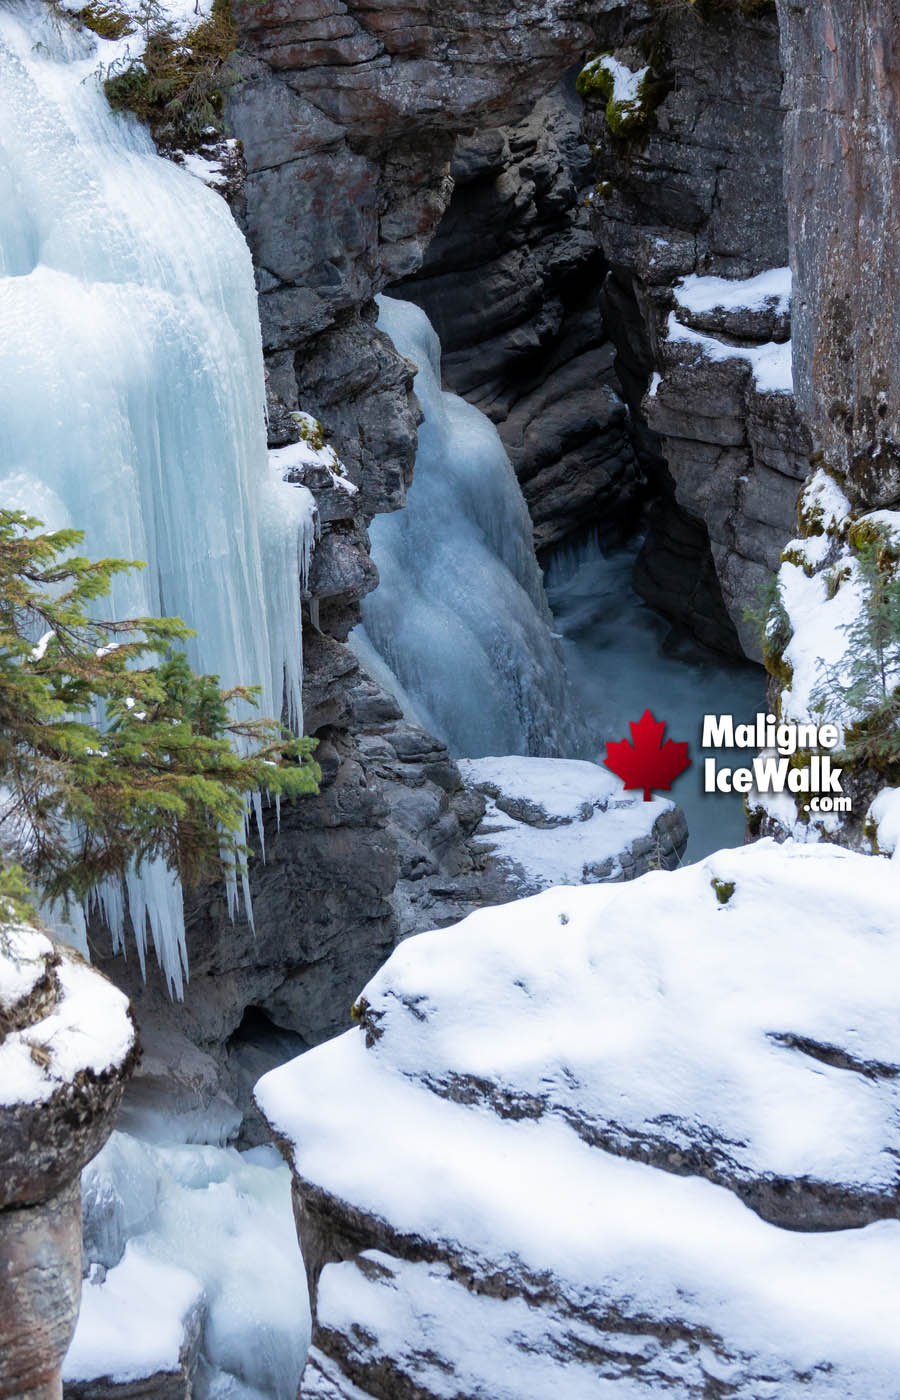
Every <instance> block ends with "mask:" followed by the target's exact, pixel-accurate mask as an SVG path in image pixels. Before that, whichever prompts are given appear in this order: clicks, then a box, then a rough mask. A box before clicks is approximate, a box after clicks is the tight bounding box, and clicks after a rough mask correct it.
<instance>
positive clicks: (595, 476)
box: [396, 76, 637, 550]
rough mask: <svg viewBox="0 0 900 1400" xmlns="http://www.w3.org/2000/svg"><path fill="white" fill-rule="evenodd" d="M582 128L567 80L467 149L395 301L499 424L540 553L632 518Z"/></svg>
mask: <svg viewBox="0 0 900 1400" xmlns="http://www.w3.org/2000/svg"><path fill="white" fill-rule="evenodd" d="M580 124H581V101H580V99H579V98H578V97H577V95H576V93H575V91H574V82H573V79H572V77H571V76H570V77H569V78H568V79H567V80H565V81H564V82H563V83H561V84H560V85H559V86H558V87H557V88H556V89H555V90H554V91H553V93H551V94H549V95H548V96H547V97H545V98H542V99H541V100H540V101H539V102H538V103H537V105H536V106H535V107H534V110H533V111H532V112H531V113H530V114H529V115H528V117H526V118H525V120H524V121H521V122H517V123H515V124H513V125H511V126H508V127H500V128H498V129H496V130H493V131H490V130H489V131H482V132H479V133H478V134H477V135H476V136H474V137H468V138H465V137H464V138H461V139H460V141H459V142H458V143H457V147H456V150H455V152H454V156H453V162H452V164H451V167H450V170H451V176H452V179H453V196H452V199H451V201H450V205H449V208H448V210H447V212H446V214H445V215H444V217H443V219H442V220H441V222H440V224H439V226H438V230H437V233H436V235H435V237H434V238H433V239H432V241H431V243H430V244H429V247H428V250H427V252H426V254H425V259H424V262H423V265H422V269H421V271H420V272H418V273H417V274H416V276H415V277H414V278H413V279H412V280H409V281H405V282H403V283H401V284H400V286H399V287H398V288H396V292H397V295H400V296H403V297H405V298H407V299H408V300H411V301H415V302H417V303H418V304H419V305H420V306H421V307H422V308H423V309H424V310H425V311H426V313H427V315H428V317H429V319H430V320H431V322H432V324H433V325H434V327H435V329H436V330H437V332H438V334H439V336H440V338H441V344H442V346H443V351H444V354H443V364H442V368H443V374H444V379H445V382H446V385H447V387H448V388H450V389H453V390H454V391H455V392H456V393H459V394H462V395H464V396H465V397H466V398H467V399H469V401H470V402H471V403H474V404H476V405H477V406H478V407H479V408H480V409H481V410H482V411H483V412H484V413H486V414H487V415H488V417H489V418H491V419H492V421H493V422H494V423H496V424H497V427H498V430H499V432H500V436H501V438H502V440H503V443H504V446H505V447H506V450H507V452H508V454H509V457H510V460H511V461H512V463H513V466H514V467H515V469H516V474H517V476H518V478H519V481H520V482H521V485H522V490H523V493H524V495H525V499H526V501H527V503H528V508H529V510H530V512H531V517H532V520H533V521H534V539H535V545H536V547H537V549H538V550H542V549H545V548H547V547H548V546H550V545H552V544H555V543H557V542H558V541H559V540H561V539H563V538H564V537H565V536H566V535H568V534H572V533H574V532H582V531H584V530H585V529H589V528H600V529H601V530H603V531H605V532H606V533H607V534H609V535H613V534H614V533H615V532H616V530H617V529H622V528H623V527H627V526H628V525H629V524H630V523H631V518H632V515H633V511H634V506H635V494H636V485H637V481H636V478H637V468H636V463H635V458H634V450H633V447H632V444H631V439H630V434H629V429H628V423H627V414H626V409H625V405H624V403H623V401H622V398H621V395H620V392H619V385H618V381H617V379H616V376H615V372H614V369H613V358H614V350H613V347H612V345H611V343H610V340H609V336H608V333H607V330H606V327H605V325H604V319H603V312H602V310H601V291H602V283H603V277H604V273H605V270H606V268H605V263H604V260H603V256H602V254H601V252H600V249H599V248H598V246H597V242H596V240H595V238H594V237H593V235H592V233H591V230H590V216H589V212H588V206H587V201H586V198H585V196H586V193H587V190H588V187H589V186H590V184H591V183H592V179H591V155H590V151H589V150H588V148H587V146H586V145H585V144H584V141H583V138H582V136H581V131H580Z"/></svg>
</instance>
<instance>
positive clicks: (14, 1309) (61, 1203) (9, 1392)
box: [0, 911, 136, 1400]
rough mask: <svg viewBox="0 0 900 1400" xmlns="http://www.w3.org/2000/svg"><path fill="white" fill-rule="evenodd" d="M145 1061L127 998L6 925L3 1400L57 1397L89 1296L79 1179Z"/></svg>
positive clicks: (0, 955) (0, 1164)
mask: <svg viewBox="0 0 900 1400" xmlns="http://www.w3.org/2000/svg"><path fill="white" fill-rule="evenodd" d="M135 1058H136V1048H135V1034H134V1027H133V1025H132V1021H131V1016H130V1012H129V1009H128V1004H127V1001H126V999H125V997H124V996H123V995H122V993H121V992H119V991H117V990H116V989H115V988H114V987H113V986H111V985H110V983H109V982H107V981H106V979H105V978H103V977H101V976H99V975H98V974H97V973H96V972H94V971H93V970H92V969H91V968H89V967H88V966H87V965H86V964H85V963H84V962H83V961H82V960H81V959H80V958H79V957H78V955H77V954H75V953H72V952H70V951H69V950H68V949H63V948H59V949H57V948H54V945H53V944H52V943H51V941H50V939H49V938H47V937H46V936H45V935H44V934H42V933H40V932H38V931H37V929H35V928H33V927H31V926H30V925H27V924H22V923H19V922H17V921H14V920H11V919H10V917H9V914H8V912H7V911H4V919H3V923H2V925H0V1396H3V1397H5V1398H6V1397H9V1400H18V1397H25V1396H27V1397H29V1400H54V1397H58V1396H59V1395H60V1364H61V1362H62V1358H63V1354H64V1353H65V1350H66V1347H67V1346H68V1344H69V1341H70V1339H71V1336H72V1332H73V1330H74V1326H75V1319H76V1316H77V1313H78V1300H79V1296H80V1292H81V1196H80V1192H79V1189H78V1174H79V1172H80V1170H81V1168H82V1167H83V1166H84V1164H85V1163H86V1162H87V1161H89V1160H90V1158H91V1157H93V1156H94V1155H95V1154H96V1153H97V1152H98V1151H99V1149H100V1148H101V1147H102V1145H103V1143H104V1142H105V1141H106V1139H107V1137H108V1136H109V1134H110V1132H111V1131H112V1127H113V1122H114V1120H115V1115H116V1111H117V1109H118V1106H119V1101H120V1099H121V1097H122V1089H123V1086H124V1083H125V1080H126V1079H127V1077H128V1075H129V1074H130V1072H131V1069H132V1068H133V1065H134V1061H135Z"/></svg>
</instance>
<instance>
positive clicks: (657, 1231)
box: [257, 841, 900, 1400]
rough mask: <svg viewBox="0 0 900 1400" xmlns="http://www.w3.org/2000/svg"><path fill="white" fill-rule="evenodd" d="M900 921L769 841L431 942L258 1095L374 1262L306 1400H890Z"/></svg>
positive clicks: (310, 1184) (354, 1288)
mask: <svg viewBox="0 0 900 1400" xmlns="http://www.w3.org/2000/svg"><path fill="white" fill-rule="evenodd" d="M896 890H897V886H896V874H895V871H894V868H893V867H892V865H891V864H890V863H888V862H882V861H877V860H874V859H872V858H871V857H864V856H859V855H855V854H852V853H849V852H846V851H843V850H840V849H837V848H834V847H800V846H795V845H792V844H788V845H786V846H778V845H776V844H775V843H774V842H769V841H766V842H761V843H758V844H757V845H755V846H750V847H746V848H743V849H741V850H734V851H721V852H719V853H717V854H716V855H715V856H712V857H710V858H708V859H707V860H705V861H704V862H702V863H700V864H698V865H696V866H692V867H688V868H686V869H683V870H681V871H679V872H677V873H675V874H671V875H670V874H650V875H647V876H645V877H643V878H642V879H640V880H638V881H636V882H634V883H632V884H628V885H618V886H609V885H607V886H603V887H593V888H591V887H580V888H564V889H555V890H551V891H548V892H546V893H544V894H541V895H538V896H535V897H534V898H532V899H528V900H524V901H519V902H517V903H515V904H512V905H507V906H503V907H500V908H496V909H490V910H482V911H479V912H478V913H476V914H473V915H471V916H470V917H469V918H468V919H466V920H464V921H463V922H462V923H461V924H459V925H457V926H456V927H455V928H453V929H451V930H445V931H442V932H435V933H428V934H423V935H421V936H419V937H417V938H413V939H409V940H407V941H406V942H405V943H403V944H402V945H401V946H400V947H399V948H398V949H397V950H396V952H395V953H394V954H393V956H392V957H391V959H390V960H389V962H388V963H387V964H386V966H385V967H384V969H382V971H381V972H380V973H379V974H378V975H377V976H376V977H375V978H374V979H373V980H372V981H371V982H370V983H369V985H368V986H367V987H366V989H365V991H364V993H363V1000H362V1002H361V1005H360V1010H361V1015H362V1017H363V1021H364V1030H363V1031H359V1030H356V1031H351V1032H348V1033H347V1034H346V1035H344V1036H341V1037H339V1038H338V1039H336V1040H334V1041H331V1042H329V1043H328V1044H326V1045H324V1046H320V1047H318V1048H317V1049H315V1050H312V1051H310V1052H309V1053H308V1054H306V1055H304V1056H302V1057H301V1058H300V1059H298V1060H295V1061H294V1062H293V1063H291V1064H290V1065H287V1066H284V1067H283V1068H281V1069H278V1070H275V1071H273V1072H272V1073H270V1074H269V1075H267V1076H265V1077H264V1079H263V1080H261V1081H260V1084H259V1086H258V1088H257V1098H258V1101H259V1103H260V1105H261V1107H262V1109H263V1111H264V1112H265V1113H266V1116H267V1117H268V1118H269V1120H270V1122H271V1123H272V1124H273V1126H274V1127H275V1128H276V1130H277V1131H278V1132H280V1133H281V1134H283V1135H284V1136H285V1137H286V1138H288V1139H289V1140H290V1141H291V1142H292V1144H293V1155H294V1165H295V1171H296V1174H297V1178H298V1187H299V1190H300V1193H301V1197H303V1196H304V1195H305V1194H306V1193H307V1192H308V1193H310V1197H311V1198H313V1199H315V1201H316V1206H315V1209H316V1218H317V1221H318V1222H319V1225H318V1228H323V1229H325V1230H326V1232H327V1229H328V1227H329V1224H331V1225H332V1227H333V1228H334V1229H335V1230H336V1231H337V1232H338V1234H340V1232H341V1230H352V1232H353V1233H352V1235H351V1237H352V1238H354V1239H356V1240H357V1241H359V1248H361V1249H362V1250H364V1251H365V1252H364V1253H362V1254H361V1255H360V1256H359V1257H358V1259H357V1260H356V1261H355V1262H354V1261H348V1262H346V1263H343V1264H332V1265H328V1266H326V1269H325V1271H324V1272H323V1274H322V1278H321V1283H320V1295H319V1313H318V1322H317V1327H318V1331H317V1348H318V1349H317V1351H316V1352H315V1353H314V1359H313V1364H312V1368H311V1371H310V1377H311V1380H310V1385H309V1386H307V1385H306V1383H305V1388H304V1394H309V1395H312V1396H322V1397H324V1396H325V1395H328V1394H345V1393H355V1392H347V1391H344V1390H342V1389H340V1388H337V1389H335V1381H334V1377H335V1376H338V1375H352V1376H353V1378H354V1384H355V1385H356V1386H357V1387H358V1389H359V1393H360V1394H368V1393H369V1391H368V1389H367V1386H366V1376H367V1375H371V1376H373V1377H374V1376H376V1375H378V1376H379V1377H380V1378H381V1379H380V1380H379V1381H378V1384H377V1385H375V1384H374V1383H373V1391H372V1393H374V1394H383V1393H386V1392H385V1391H384V1390H383V1389H382V1388H379V1387H381V1386H383V1384H384V1383H385V1381H384V1378H385V1376H387V1377H389V1378H391V1379H392V1381H393V1383H394V1387H395V1389H396V1391H397V1393H405V1392H404V1391H403V1385H408V1386H409V1388H410V1390H412V1389H414V1386H419V1387H420V1389H419V1390H416V1392H415V1393H417V1394H425V1395H434V1396H440V1397H444V1398H445V1400H449V1397H451V1396H455V1395H457V1394H473V1395H474V1394H478V1395H481V1394H484V1395H490V1396H491V1397H493V1400H507V1397H508V1400H513V1398H514V1397H516V1400H518V1397H520V1396H521V1394H522V1393H523V1392H522V1385H523V1378H525V1377H527V1378H528V1381H527V1385H528V1394H529V1396H531V1395H532V1394H534V1395H535V1396H536V1397H543V1396H544V1395H546V1396H550V1395H551V1393H552V1394H554V1395H557V1396H560V1397H563V1396H564V1397H566V1398H567V1400H581V1397H582V1396H587V1395H588V1394H590V1395H592V1396H594V1395H601V1396H602V1395H605V1394H606V1393H607V1391H608V1390H609V1393H610V1396H612V1393H613V1392H612V1391H611V1389H610V1386H611V1384H612V1383H613V1382H615V1383H616V1384H617V1385H619V1386H620V1388H619V1389H617V1390H616V1391H615V1394H616V1395H626V1396H627V1395H629V1394H632V1393H633V1394H634V1395H635V1397H637V1396H644V1395H646V1394H648V1393H657V1392H661V1391H662V1390H663V1389H671V1390H672V1391H673V1393H676V1394H683V1395H688V1394H692V1395H693V1394H700V1393H707V1392H708V1391H709V1389H710V1387H711V1386H713V1384H714V1383H718V1384H719V1385H722V1384H726V1385H728V1386H729V1394H733V1395H735V1396H738V1397H741V1400H762V1397H772V1400H774V1398H775V1397H778V1400H782V1397H788V1396H790V1397H794V1396H800V1395H803V1396H807V1395H809V1396H816V1397H829V1400H892V1397H893V1395H894V1393H895V1390H896V1370H897V1366H898V1364H900V1338H898V1334H897V1329H896V1316H897V1310H898V1308H900V1281H898V1280H900V1272H898V1262H900V1223H898V1222H897V1221H896V1220H895V1219H893V1218H891V1219H884V1220H879V1219H878V1218H877V1217H878V1216H879V1215H885V1216H893V1215H894V1213H895V1202H896V1191H897V1187H898V1170H897V1154H898V1150H900V1136H898V1131H900V1130H898V1122H900V1117H898V1108H900V1103H898V1089H897V1077H898V1074H900V1026H898V1021H897V1016H896V1007H895V1004H894V1003H895V997H894V995H893V988H894V987H896V985H897V981H898V978H900V926H898V923H897V918H896ZM360 1143H364V1144H365V1151H364V1152H360V1150H359V1144H360ZM704 1178H706V1179H704ZM745 1202H746V1203H749V1204H750V1205H752V1206H753V1207H755V1209H750V1208H748V1204H745ZM776 1220H777V1221H778V1222H779V1223H778V1224H776V1223H773V1222H774V1221H776ZM867 1222H872V1223H867ZM779 1224H781V1225H784V1224H788V1225H792V1226H794V1227H799V1228H793V1229H783V1228H779ZM849 1224H852V1225H859V1226H861V1227H863V1228H854V1229H845V1228H840V1227H841V1226H845V1225H849ZM810 1229H812V1231H813V1232H812V1233H809V1231H810ZM367 1241H368V1243H369V1245H370V1246H371V1248H367V1247H366V1243H367ZM375 1249H377V1250H379V1251H381V1252H380V1253H379V1254H374V1253H372V1250H375ZM423 1258H424V1259H427V1260H428V1261H430V1262H423ZM497 1280H502V1287H501V1288H498V1287H497V1286H496V1281H497ZM492 1281H493V1282H492ZM498 1293H499V1294H500V1295H501V1296H500V1297H499V1298H498V1297H497V1296H496V1295H497V1294H498ZM485 1294H491V1295H495V1296H491V1297H485V1296H484V1295H485ZM523 1304H527V1306H523ZM413 1319H415V1323H413V1321H412V1320H413ZM586 1358H588V1359H589V1361H590V1368H589V1369H588V1370H586V1369H585V1365H584V1362H585V1359H586ZM329 1372H330V1373H331V1381H327V1376H328V1373H329ZM532 1377H533V1378H534V1387H533V1388H532ZM589 1377H590V1379H589ZM591 1382H592V1383H591ZM329 1385H330V1386H331V1389H329ZM704 1387H705V1388H704Z"/></svg>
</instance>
